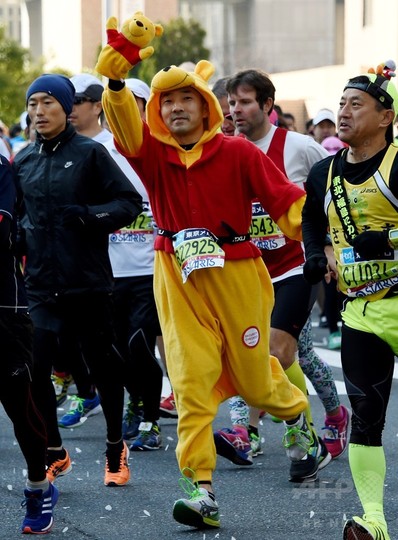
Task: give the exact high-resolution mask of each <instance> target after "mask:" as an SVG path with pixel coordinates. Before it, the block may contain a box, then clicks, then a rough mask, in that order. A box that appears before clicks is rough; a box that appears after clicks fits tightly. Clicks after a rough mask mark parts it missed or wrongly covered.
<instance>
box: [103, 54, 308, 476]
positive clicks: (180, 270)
mask: <svg viewBox="0 0 398 540" xmlns="http://www.w3.org/2000/svg"><path fill="white" fill-rule="evenodd" d="M97 69H98V70H102V71H104V70H105V69H106V66H104V65H103V64H101V57H100V59H99V63H98V65H97ZM100 72H101V71H100ZM213 72H214V68H213V66H212V64H211V63H210V62H207V61H201V62H199V63H198V64H197V66H196V68H195V71H194V72H187V71H185V70H183V69H181V68H178V67H176V66H169V67H167V68H165V69H163V70H162V71H161V72H159V73H158V74H157V75H156V76H155V77H154V79H153V81H152V85H151V96H150V99H149V101H148V103H147V108H146V111H147V124H145V123H143V122H142V121H141V119H140V116H139V111H138V108H137V106H136V104H135V100H134V98H133V96H132V94H131V92H129V91H128V90H127V88H125V87H123V83H122V82H121V81H110V82H109V85H108V87H107V88H106V89H105V91H104V94H103V106H104V110H105V114H106V117H107V121H108V123H109V125H110V127H111V130H112V132H113V134H114V136H115V141H116V144H117V145H118V148H119V149H120V151H121V152H122V153H123V154H124V155H125V156H126V158H127V159H128V160H129V162H130V164H131V165H132V167H134V169H135V170H136V172H137V174H138V175H139V176H140V178H141V180H142V182H143V183H144V185H145V187H146V189H147V192H148V194H149V198H150V202H151V208H152V210H153V214H154V217H155V220H156V223H157V225H158V227H159V231H160V234H159V236H158V238H157V240H156V243H155V250H156V253H155V273H154V276H155V278H154V279H155V285H154V286H155V297H156V302H157V307H158V313H159V319H160V322H161V326H162V333H163V337H164V342H165V348H166V356H167V367H168V373H169V376H170V381H171V384H172V387H173V391H174V396H175V400H176V406H177V410H178V427H177V431H178V445H177V459H178V463H179V467H180V469H181V470H183V469H184V468H190V469H192V470H193V471H194V472H195V477H196V480H197V481H199V482H202V483H207V482H208V483H211V480H212V473H213V471H214V469H215V465H216V451H215V446H214V440H213V427H212V423H213V420H214V418H215V416H216V414H217V411H218V407H219V405H220V403H222V402H223V401H224V400H226V399H227V398H228V397H230V396H234V395H237V394H239V395H241V396H242V397H243V398H244V399H245V400H246V401H247V402H248V403H249V404H251V405H253V406H255V407H259V408H262V409H265V410H267V411H268V412H270V413H271V414H272V415H275V416H277V417H279V418H282V419H290V418H294V417H296V416H297V415H298V414H299V413H300V412H301V411H303V410H304V409H305V407H306V406H307V398H306V397H305V396H304V394H303V393H302V392H301V391H300V390H299V389H298V388H296V387H295V386H294V385H292V384H291V383H290V382H289V380H288V378H287V377H286V375H285V373H284V371H283V369H282V367H281V365H280V363H279V361H278V360H277V359H276V358H275V357H273V356H270V354H269V332H270V315H271V311H272V308H273V302H274V299H273V287H272V284H271V280H270V277H269V274H268V272H267V269H266V267H265V265H264V263H263V261H262V259H261V257H260V252H259V251H258V250H257V248H256V247H255V246H254V245H253V244H252V243H251V242H250V239H249V237H248V235H247V231H248V230H249V226H250V222H251V201H252V199H254V198H258V199H259V200H260V201H261V202H262V204H263V206H264V207H265V208H267V210H268V212H269V213H270V215H272V216H273V218H274V220H275V221H277V222H278V224H279V225H280V227H281V229H282V230H283V231H284V232H285V233H286V234H287V235H288V236H291V237H293V238H295V239H300V238H301V226H300V221H301V207H302V204H303V201H304V193H303V192H302V190H301V189H300V188H297V186H295V185H294V184H292V183H291V182H289V181H288V180H287V179H286V178H285V176H284V175H283V174H282V173H281V172H280V171H279V170H278V169H277V168H276V167H275V166H274V165H273V163H272V161H271V160H270V159H269V158H267V156H265V154H264V153H263V152H261V151H260V150H258V149H257V148H256V147H255V146H254V145H253V144H252V143H250V142H248V141H246V140H244V139H242V138H239V137H224V136H223V135H222V134H221V133H219V132H218V127H219V126H220V124H221V122H222V118H223V115H222V112H221V109H220V106H219V104H218V100H217V99H216V97H215V96H214V94H213V93H212V92H211V90H210V88H209V87H208V85H207V80H208V79H209V77H210V76H211V75H212V74H213ZM121 78H122V77H121ZM184 88H193V89H194V90H195V91H196V92H198V93H199V94H200V96H201V99H202V100H203V103H204V104H205V105H204V110H205V111H206V114H205V115H204V117H203V131H202V135H201V136H200V138H199V140H198V141H195V143H194V144H193V145H190V147H189V148H183V147H182V146H181V145H180V144H179V143H178V142H177V140H176V138H175V137H174V136H173V135H172V133H171V132H170V130H169V129H168V128H167V126H166V124H165V122H164V121H163V118H162V107H163V103H162V99H163V96H165V94H169V93H170V94H171V98H172V99H173V95H174V94H173V93H174V91H179V90H181V89H184ZM179 107H180V109H183V107H184V105H183V104H180V105H179ZM184 114H188V113H184ZM281 194H283V196H281ZM180 241H181V244H179V242H180ZM181 246H182V247H181ZM201 249H202V253H201V254H200V255H199V252H200V250H201ZM195 251H196V252H197V253H195ZM187 253H189V255H190V256H191V258H190V257H189V256H188V255H187ZM185 256H186V258H184V257H185ZM184 265H185V266H184ZM184 269H185V270H186V274H188V275H186V274H185V280H184V275H183V274H184Z"/></svg>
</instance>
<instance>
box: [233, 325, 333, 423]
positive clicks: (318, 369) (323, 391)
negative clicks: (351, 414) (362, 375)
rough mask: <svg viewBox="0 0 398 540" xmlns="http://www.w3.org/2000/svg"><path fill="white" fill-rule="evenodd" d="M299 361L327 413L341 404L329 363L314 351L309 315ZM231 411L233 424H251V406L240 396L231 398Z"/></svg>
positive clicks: (299, 346)
mask: <svg viewBox="0 0 398 540" xmlns="http://www.w3.org/2000/svg"><path fill="white" fill-rule="evenodd" d="M298 355H299V363H300V366H301V369H302V370H303V372H304V375H306V377H307V378H308V379H309V380H310V381H311V383H312V385H313V387H314V389H315V391H316V393H317V394H318V396H319V399H320V400H321V401H322V404H323V406H324V408H325V411H326V414H327V413H328V412H330V411H332V410H333V409H336V408H337V407H338V406H339V405H340V399H339V396H338V393H337V389H336V385H335V382H334V379H333V372H332V369H331V367H330V366H329V364H327V363H326V362H325V361H324V360H322V358H320V357H319V356H318V355H317V353H316V352H315V351H314V345H313V342H312V323H311V317H308V320H307V322H306V323H305V325H304V327H303V329H302V331H301V334H300V337H299V340H298ZM229 411H230V416H231V421H232V424H233V425H241V426H245V427H247V426H248V425H249V406H248V405H247V403H246V402H245V401H244V400H243V399H242V398H241V397H240V396H234V397H232V398H231V399H230V400H229Z"/></svg>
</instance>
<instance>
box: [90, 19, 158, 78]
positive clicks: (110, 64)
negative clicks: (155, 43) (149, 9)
mask: <svg viewBox="0 0 398 540" xmlns="http://www.w3.org/2000/svg"><path fill="white" fill-rule="evenodd" d="M117 26H118V21H117V18H116V17H110V18H109V19H108V21H107V23H106V34H107V38H108V43H107V45H105V47H104V48H103V49H102V51H101V54H100V55H99V58H98V62H97V65H96V66H95V69H96V71H98V73H101V74H102V75H105V77H108V79H114V80H120V79H125V78H126V77H127V74H128V72H129V71H130V69H131V68H132V67H133V66H135V65H136V64H137V63H138V62H139V61H140V60H144V59H145V58H149V57H150V56H152V54H153V52H154V49H153V47H151V46H149V43H150V42H151V41H152V40H153V38H154V37H155V36H161V35H162V34H163V27H162V26H161V25H160V24H155V23H153V22H152V21H151V20H150V19H148V17H145V15H144V14H143V13H142V12H141V11H136V12H135V13H134V15H133V16H132V17H130V18H129V19H127V20H126V21H125V22H124V23H123V26H122V28H121V31H120V32H118V30H117Z"/></svg>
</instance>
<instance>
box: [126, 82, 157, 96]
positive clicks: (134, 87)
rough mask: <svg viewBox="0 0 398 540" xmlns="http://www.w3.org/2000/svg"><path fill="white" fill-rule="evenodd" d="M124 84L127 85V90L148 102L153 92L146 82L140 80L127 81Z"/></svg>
mask: <svg viewBox="0 0 398 540" xmlns="http://www.w3.org/2000/svg"><path fill="white" fill-rule="evenodd" d="M124 82H125V83H126V86H127V88H128V89H129V90H131V91H132V92H133V94H134V95H135V96H136V97H139V98H142V99H145V101H148V99H149V95H150V93H151V90H150V88H149V86H148V85H147V84H146V83H144V81H140V79H126V80H125V81H124Z"/></svg>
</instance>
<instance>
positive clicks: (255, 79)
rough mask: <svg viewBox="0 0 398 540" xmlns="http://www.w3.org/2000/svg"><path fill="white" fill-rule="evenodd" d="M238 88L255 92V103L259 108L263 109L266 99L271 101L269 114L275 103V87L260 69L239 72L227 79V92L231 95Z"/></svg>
mask: <svg viewBox="0 0 398 540" xmlns="http://www.w3.org/2000/svg"><path fill="white" fill-rule="evenodd" d="M238 86H250V87H251V88H253V89H254V90H255V91H256V101H257V102H258V104H259V106H260V108H263V106H264V104H265V102H266V101H267V99H268V98H271V99H272V107H271V109H270V110H269V113H268V114H271V112H272V109H273V105H274V102H275V86H274V85H273V83H272V81H271V79H270V78H269V77H268V75H267V74H266V73H265V72H264V71H261V70H260V69H246V70H244V71H239V72H238V73H237V74H236V75H233V76H232V77H230V78H229V79H228V82H227V92H228V94H232V92H234V91H235V90H236V89H237V88H238Z"/></svg>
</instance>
